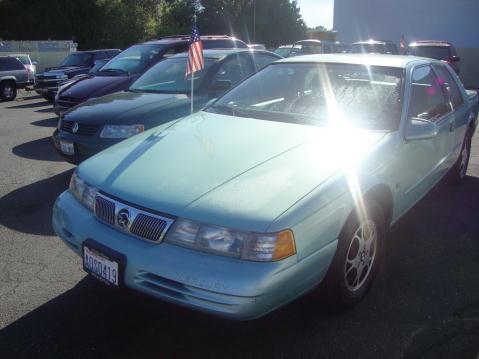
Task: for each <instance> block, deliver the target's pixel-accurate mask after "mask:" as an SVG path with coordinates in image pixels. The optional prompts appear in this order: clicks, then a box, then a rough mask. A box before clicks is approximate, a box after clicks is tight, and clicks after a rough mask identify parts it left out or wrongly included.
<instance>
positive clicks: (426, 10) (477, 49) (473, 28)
mask: <svg viewBox="0 0 479 359" xmlns="http://www.w3.org/2000/svg"><path fill="white" fill-rule="evenodd" d="M478 17H479V0H335V1H334V30H336V31H338V32H339V37H338V40H339V41H341V42H343V43H352V42H355V41H358V40H363V39H369V38H375V39H382V40H392V41H394V42H396V43H397V44H399V40H400V38H401V36H402V35H404V37H405V39H406V42H407V43H409V42H413V41H414V40H447V41H450V42H452V43H453V44H454V45H455V46H456V48H458V51H459V55H460V56H461V58H462V61H461V65H460V66H461V72H462V76H461V77H462V79H463V82H464V83H465V84H466V85H467V86H469V87H478V88H479V69H478V66H477V63H479V20H478Z"/></svg>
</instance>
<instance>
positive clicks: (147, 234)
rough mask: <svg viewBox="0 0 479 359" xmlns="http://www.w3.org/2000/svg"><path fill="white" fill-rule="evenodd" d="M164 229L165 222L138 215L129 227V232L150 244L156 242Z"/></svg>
mask: <svg viewBox="0 0 479 359" xmlns="http://www.w3.org/2000/svg"><path fill="white" fill-rule="evenodd" d="M165 227H166V222H165V221H163V220H161V219H159V218H154V217H150V216H147V215H145V214H139V215H138V216H136V218H135V220H134V222H133V224H132V225H131V228H130V232H131V233H133V234H135V235H137V236H139V237H143V238H146V239H148V240H150V241H152V242H158V241H159V240H160V238H161V234H162V233H163V230H164V229H165Z"/></svg>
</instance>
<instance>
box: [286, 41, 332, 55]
mask: <svg viewBox="0 0 479 359" xmlns="http://www.w3.org/2000/svg"><path fill="white" fill-rule="evenodd" d="M337 44H338V43H337V42H334V41H326V40H301V41H297V42H295V43H294V44H293V47H292V48H291V50H290V52H289V56H300V55H312V54H332V53H335V52H336V45H337Z"/></svg>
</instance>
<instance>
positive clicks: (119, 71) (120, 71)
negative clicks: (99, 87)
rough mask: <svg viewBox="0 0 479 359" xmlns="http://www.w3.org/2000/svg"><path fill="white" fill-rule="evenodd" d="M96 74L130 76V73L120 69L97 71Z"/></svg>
mask: <svg viewBox="0 0 479 359" xmlns="http://www.w3.org/2000/svg"><path fill="white" fill-rule="evenodd" d="M98 73H100V74H101V73H117V74H122V75H126V76H130V73H129V72H128V71H125V70H122V69H104V70H100V71H98Z"/></svg>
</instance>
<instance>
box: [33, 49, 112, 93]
mask: <svg viewBox="0 0 479 359" xmlns="http://www.w3.org/2000/svg"><path fill="white" fill-rule="evenodd" d="M120 52H121V51H120V50H118V49H104V50H92V51H78V52H74V53H71V54H70V55H68V56H67V57H66V58H65V59H64V60H63V61H62V62H61V63H60V65H58V66H57V67H50V68H47V69H45V71H44V72H43V73H40V74H37V75H36V76H35V80H36V81H35V87H34V88H35V91H36V92H37V93H38V94H40V95H42V96H43V97H44V98H45V99H46V100H48V101H53V99H54V98H55V95H56V93H57V91H58V87H59V86H61V85H62V84H63V83H64V82H66V81H68V80H69V79H71V78H72V77H74V76H76V75H80V74H86V73H88V71H89V70H90V69H91V68H92V67H93V66H95V62H96V61H100V60H105V59H111V58H113V57H115V56H116V55H118V54H119V53H120Z"/></svg>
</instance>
